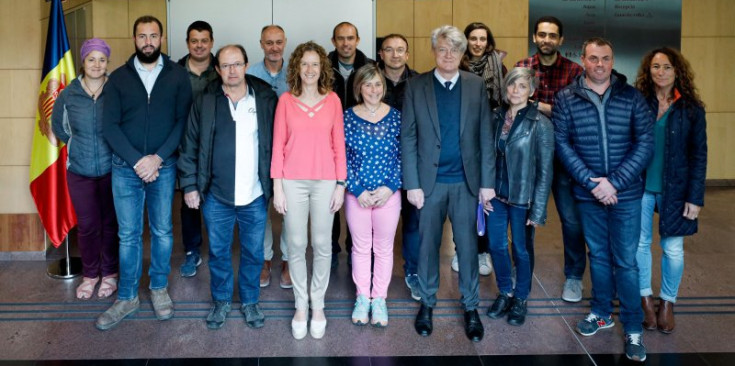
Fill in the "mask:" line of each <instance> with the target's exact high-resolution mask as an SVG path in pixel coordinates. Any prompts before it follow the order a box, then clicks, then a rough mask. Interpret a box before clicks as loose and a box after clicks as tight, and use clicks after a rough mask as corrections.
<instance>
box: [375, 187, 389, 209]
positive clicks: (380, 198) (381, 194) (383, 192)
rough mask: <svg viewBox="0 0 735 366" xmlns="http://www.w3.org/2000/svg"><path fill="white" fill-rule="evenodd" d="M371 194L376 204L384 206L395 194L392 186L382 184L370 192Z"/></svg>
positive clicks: (376, 205)
mask: <svg viewBox="0 0 735 366" xmlns="http://www.w3.org/2000/svg"><path fill="white" fill-rule="evenodd" d="M370 194H371V195H372V196H373V202H374V203H375V204H374V206H375V207H383V206H384V205H385V203H386V202H388V200H389V199H390V197H391V196H392V195H393V191H391V190H390V188H388V187H386V186H380V187H378V188H376V189H375V190H374V191H372V192H370Z"/></svg>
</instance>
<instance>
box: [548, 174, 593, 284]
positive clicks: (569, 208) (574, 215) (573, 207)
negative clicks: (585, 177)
mask: <svg viewBox="0 0 735 366" xmlns="http://www.w3.org/2000/svg"><path fill="white" fill-rule="evenodd" d="M573 187H574V182H573V180H572V178H571V177H570V176H569V174H568V173H567V171H566V170H565V169H564V167H563V166H561V164H559V163H557V162H554V180H553V181H552V184H551V193H552V194H553V195H554V203H555V204H556V212H558V213H559V220H560V221H561V236H562V240H563V242H564V276H565V277H566V278H568V279H575V280H581V279H582V276H583V275H584V268H585V267H586V266H587V257H586V254H587V253H586V252H587V250H586V248H585V247H584V233H583V232H582V223H581V222H580V219H579V210H578V209H577V203H576V202H575V201H574V194H573V193H572V188H573Z"/></svg>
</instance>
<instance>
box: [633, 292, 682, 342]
mask: <svg viewBox="0 0 735 366" xmlns="http://www.w3.org/2000/svg"><path fill="white" fill-rule="evenodd" d="M653 302H654V300H653V297H652V296H642V297H641V308H643V329H645V330H655V329H658V330H659V331H660V332H662V333H666V334H669V333H671V332H673V331H674V325H675V323H674V303H673V302H669V301H666V300H663V299H661V300H659V303H658V311H656V309H655V307H654V304H653Z"/></svg>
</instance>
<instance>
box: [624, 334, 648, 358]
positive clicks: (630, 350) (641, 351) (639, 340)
mask: <svg viewBox="0 0 735 366" xmlns="http://www.w3.org/2000/svg"><path fill="white" fill-rule="evenodd" d="M625 357H628V359H629V360H631V361H637V362H643V361H645V360H646V346H644V345H643V334H640V333H628V334H626V335H625Z"/></svg>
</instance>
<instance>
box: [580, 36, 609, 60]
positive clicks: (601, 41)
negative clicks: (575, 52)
mask: <svg viewBox="0 0 735 366" xmlns="http://www.w3.org/2000/svg"><path fill="white" fill-rule="evenodd" d="M591 44H593V45H595V46H597V47H604V46H608V47H610V50H612V51H613V52H615V49H614V48H613V45H612V43H610V41H608V40H606V39H605V38H602V37H592V38H590V39H588V40H586V41H584V43H582V57H584V56H586V55H587V46H589V45H591Z"/></svg>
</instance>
